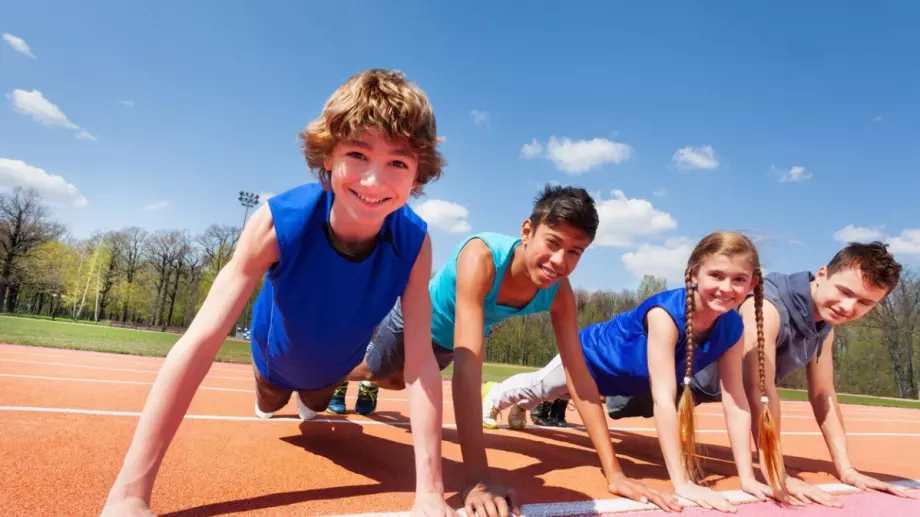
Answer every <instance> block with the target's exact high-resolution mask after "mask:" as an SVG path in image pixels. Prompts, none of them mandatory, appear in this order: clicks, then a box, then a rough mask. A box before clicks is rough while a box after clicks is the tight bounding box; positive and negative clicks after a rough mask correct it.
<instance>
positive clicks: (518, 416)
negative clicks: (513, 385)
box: [508, 404, 527, 431]
mask: <svg viewBox="0 0 920 517" xmlns="http://www.w3.org/2000/svg"><path fill="white" fill-rule="evenodd" d="M508 427H510V428H511V429H515V430H517V431H520V430H522V429H524V428H525V427H527V410H525V409H524V408H522V407H521V406H519V405H517V404H515V405H513V406H511V409H510V410H509V411H508Z"/></svg>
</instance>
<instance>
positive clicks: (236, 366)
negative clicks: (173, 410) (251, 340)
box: [0, 348, 252, 373]
mask: <svg viewBox="0 0 920 517" xmlns="http://www.w3.org/2000/svg"><path fill="white" fill-rule="evenodd" d="M0 351H2V353H3V354H12V355H24V356H30V357H46V358H49V359H74V358H79V359H81V360H86V359H88V360H91V361H96V360H98V361H114V362H116V363H130V364H139V365H145V366H161V365H162V364H163V360H164V359H165V358H164V357H159V356H146V355H127V354H124V355H122V354H112V353H110V352H93V351H89V350H79V351H74V352H75V353H73V354H55V353H46V352H27V351H23V350H3V349H2V348H0ZM84 352H89V353H90V354H91V355H87V354H85V353H84ZM97 354H98V355H97ZM213 365H214V366H212V367H211V371H212V372H213V371H221V372H227V373H238V372H246V371H248V370H251V369H252V365H251V364H247V363H225V362H218V361H215V362H214V363H213ZM88 366H90V365H88Z"/></svg>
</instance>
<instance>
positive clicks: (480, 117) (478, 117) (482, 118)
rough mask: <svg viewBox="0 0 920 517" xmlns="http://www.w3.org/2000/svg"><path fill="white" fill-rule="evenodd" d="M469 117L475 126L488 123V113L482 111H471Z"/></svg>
mask: <svg viewBox="0 0 920 517" xmlns="http://www.w3.org/2000/svg"><path fill="white" fill-rule="evenodd" d="M470 116H471V117H473V122H475V123H476V125H477V126H481V125H483V124H488V123H489V112H487V111H483V110H473V111H471V112H470Z"/></svg>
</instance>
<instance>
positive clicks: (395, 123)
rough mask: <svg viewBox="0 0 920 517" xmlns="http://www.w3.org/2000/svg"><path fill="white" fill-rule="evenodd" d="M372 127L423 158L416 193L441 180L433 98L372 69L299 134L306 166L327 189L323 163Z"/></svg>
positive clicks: (399, 77) (396, 74)
mask: <svg viewBox="0 0 920 517" xmlns="http://www.w3.org/2000/svg"><path fill="white" fill-rule="evenodd" d="M369 129H373V130H377V131H380V132H381V133H382V134H383V135H384V136H386V137H387V138H388V139H390V140H393V141H404V142H406V143H407V144H408V145H409V147H410V148H411V149H412V151H414V152H415V153H416V154H417V156H418V173H417V176H416V187H415V189H414V190H413V195H420V194H421V193H422V186H424V185H425V184H427V183H428V182H430V181H433V180H436V179H437V178H439V177H440V176H441V171H442V170H443V168H444V166H445V165H446V162H445V160H444V158H443V156H441V153H440V151H439V150H438V149H437V145H438V143H439V142H440V139H439V138H438V136H437V124H436V122H435V116H434V110H433V109H432V108H431V104H430V103H429V102H428V97H427V96H426V95H425V92H423V91H422V90H421V88H419V87H418V85H416V84H414V83H412V82H410V81H408V80H407V79H406V78H405V75H404V74H403V73H402V72H400V71H397V70H381V69H372V70H365V71H363V72H361V73H359V74H357V75H354V76H352V77H351V78H350V79H349V80H348V81H346V82H345V84H343V85H342V86H340V87H339V88H338V89H336V91H335V92H334V93H333V94H332V96H331V97H329V100H327V101H326V104H325V106H324V108H323V112H322V114H321V115H320V116H319V117H318V118H317V119H315V120H313V121H312V122H310V124H308V125H307V127H306V129H305V130H304V131H302V132H301V133H300V135H299V136H300V138H301V140H302V141H303V145H302V146H301V151H302V152H303V153H304V157H305V158H306V160H307V166H308V167H309V168H310V169H311V170H313V171H314V172H315V173H316V174H317V176H318V177H319V180H320V183H321V184H322V185H323V186H324V187H326V188H328V186H329V174H330V172H329V171H328V170H326V169H325V167H324V166H323V162H324V161H325V159H326V157H327V156H328V155H329V154H330V153H331V152H332V149H333V148H334V147H335V145H336V144H337V143H338V142H340V141H342V140H347V139H349V138H353V137H355V136H356V135H357V134H359V133H361V132H362V131H366V130H369Z"/></svg>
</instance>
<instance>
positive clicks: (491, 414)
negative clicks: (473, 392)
mask: <svg viewBox="0 0 920 517" xmlns="http://www.w3.org/2000/svg"><path fill="white" fill-rule="evenodd" d="M495 386H496V383H495V382H492V381H490V382H487V383H485V384H483V385H482V426H483V427H485V428H486V429H498V419H499V417H501V411H499V410H498V408H497V407H495V405H494V404H493V403H492V397H490V396H489V392H491V391H492V388H494V387H495Z"/></svg>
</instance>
